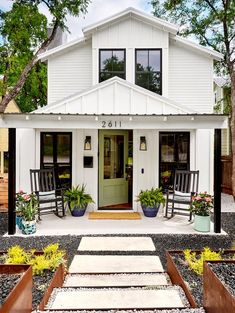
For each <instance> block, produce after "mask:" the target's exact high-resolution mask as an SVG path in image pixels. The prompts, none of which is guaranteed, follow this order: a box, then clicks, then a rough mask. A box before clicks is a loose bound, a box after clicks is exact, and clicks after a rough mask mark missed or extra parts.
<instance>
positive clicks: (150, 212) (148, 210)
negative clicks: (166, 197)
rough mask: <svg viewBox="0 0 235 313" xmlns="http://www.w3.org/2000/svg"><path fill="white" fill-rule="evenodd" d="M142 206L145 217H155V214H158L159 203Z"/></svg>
mask: <svg viewBox="0 0 235 313" xmlns="http://www.w3.org/2000/svg"><path fill="white" fill-rule="evenodd" d="M141 207H142V210H143V212H144V216H146V217H156V216H157V214H158V211H159V207H160V204H158V205H156V206H154V207H148V206H145V205H141Z"/></svg>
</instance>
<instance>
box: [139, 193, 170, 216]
mask: <svg viewBox="0 0 235 313" xmlns="http://www.w3.org/2000/svg"><path fill="white" fill-rule="evenodd" d="M137 201H138V202H140V204H141V207H142V210H143V212H144V215H145V216H147V217H156V216H157V213H158V211H159V208H160V205H161V204H162V205H165V197H164V195H163V192H162V189H161V188H151V189H147V190H141V191H140V193H139V195H138V196H137Z"/></svg>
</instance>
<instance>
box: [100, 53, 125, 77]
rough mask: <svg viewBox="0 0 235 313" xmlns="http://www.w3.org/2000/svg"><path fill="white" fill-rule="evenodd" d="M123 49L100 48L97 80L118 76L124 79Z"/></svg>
mask: <svg viewBox="0 0 235 313" xmlns="http://www.w3.org/2000/svg"><path fill="white" fill-rule="evenodd" d="M125 59H126V56H125V50H123V49H122V50H121V49H120V50H118V49H116V50H100V65H99V82H102V81H104V80H107V79H109V78H111V77H114V76H118V77H121V78H123V79H126V60H125Z"/></svg>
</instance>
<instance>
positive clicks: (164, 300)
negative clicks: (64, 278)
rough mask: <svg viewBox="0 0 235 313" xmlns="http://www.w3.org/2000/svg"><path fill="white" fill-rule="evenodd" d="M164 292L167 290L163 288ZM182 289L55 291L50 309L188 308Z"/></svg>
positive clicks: (68, 289) (64, 289) (66, 289)
mask: <svg viewBox="0 0 235 313" xmlns="http://www.w3.org/2000/svg"><path fill="white" fill-rule="evenodd" d="M163 288H164V287H163ZM185 307H186V303H184V300H183V299H182V296H181V294H180V290H179V288H176V287H166V288H165V289H140V288H139V289H129V288H128V289H126V288H115V289H75V288H71V289H70V288H61V289H54V292H53V295H52V297H51V301H50V302H49V303H48V306H47V308H48V309H50V310H51V309H52V310H60V309H67V310H98V309H105V310H112V309H160V308H161V309H163V308H185Z"/></svg>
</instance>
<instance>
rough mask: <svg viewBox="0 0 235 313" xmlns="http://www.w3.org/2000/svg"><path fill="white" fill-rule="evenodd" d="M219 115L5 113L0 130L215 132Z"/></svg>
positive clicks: (223, 123) (222, 122) (223, 119)
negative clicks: (176, 130)
mask: <svg viewBox="0 0 235 313" xmlns="http://www.w3.org/2000/svg"><path fill="white" fill-rule="evenodd" d="M227 126H228V116H227V115H221V114H159V115H158V114H151V115H147V114H144V115H132V114H69V113H28V114H26V113H5V114H1V115H0V128H31V129H32V128H38V129H44V128H47V129H104V128H106V129H164V130H172V129H179V130H184V129H215V128H227Z"/></svg>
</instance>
